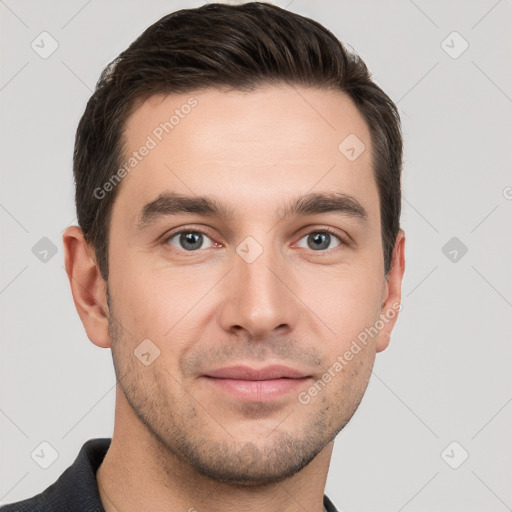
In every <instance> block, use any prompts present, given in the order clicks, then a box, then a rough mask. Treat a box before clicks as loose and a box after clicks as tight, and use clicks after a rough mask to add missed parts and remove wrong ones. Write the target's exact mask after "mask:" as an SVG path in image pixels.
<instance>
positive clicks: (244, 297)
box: [223, 235, 297, 336]
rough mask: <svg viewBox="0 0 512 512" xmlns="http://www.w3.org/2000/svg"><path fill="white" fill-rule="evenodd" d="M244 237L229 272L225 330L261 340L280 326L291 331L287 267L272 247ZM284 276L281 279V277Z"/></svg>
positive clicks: (267, 240)
mask: <svg viewBox="0 0 512 512" xmlns="http://www.w3.org/2000/svg"><path fill="white" fill-rule="evenodd" d="M263 238H265V243H260V242H258V241H257V240H256V239H255V238H253V237H247V238H246V239H244V240H243V241H242V242H241V243H240V244H239V245H238V247H237V249H236V252H237V254H235V255H234V268H233V271H232V272H231V279H232V288H231V290H232V292H233V294H232V296H231V297H228V304H226V305H225V311H224V312H223V313H224V318H223V322H224V328H227V329H232V328H233V327H234V326H238V328H240V327H241V328H244V329H246V330H247V331H249V332H250V334H251V335H252V336H264V335H265V334H266V333H270V332H272V331H273V330H274V329H276V328H277V327H280V326H284V325H286V326H287V327H289V328H291V327H293V325H294V323H295V320H296V315H295V313H294V311H295V309H296V307H297V305H296V303H295V302H294V301H293V296H292V294H291V292H290V290H288V289H287V287H286V286H285V285H284V284H283V282H286V281H287V276H286V274H287V273H288V272H286V271H285V270H283V269H285V268H286V266H285V265H284V264H283V263H284V262H282V261H281V257H280V253H279V251H277V250H276V249H275V247H274V244H273V243H272V241H271V239H272V237H271V235H267V236H266V235H262V236H261V237H260V240H262V239H263ZM281 274H283V275H281Z"/></svg>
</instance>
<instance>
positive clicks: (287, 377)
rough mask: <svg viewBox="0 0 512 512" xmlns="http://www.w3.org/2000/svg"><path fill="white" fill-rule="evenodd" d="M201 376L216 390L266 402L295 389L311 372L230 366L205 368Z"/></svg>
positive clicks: (274, 367) (271, 367) (243, 399)
mask: <svg viewBox="0 0 512 512" xmlns="http://www.w3.org/2000/svg"><path fill="white" fill-rule="evenodd" d="M204 378H205V379H206V381H207V382H209V383H210V384H211V385H212V386H213V387H214V388H215V389H216V390H217V391H221V392H223V393H227V394H229V395H230V396H231V397H233V398H236V399H238V400H241V401H248V402H268V401H271V400H275V399H277V398H279V397H283V396H285V395H286V394H289V393H291V392H292V391H295V392H297V389H298V388H299V387H301V386H303V385H304V383H305V382H306V381H307V380H309V379H310V378H311V376H309V375H307V374H305V373H303V372H300V371H299V370H295V369H293V368H289V367H287V366H281V365H274V366H266V367H264V368H250V367H248V366H231V367H228V368H219V369H217V370H212V371H209V372H208V373H207V374H206V375H204Z"/></svg>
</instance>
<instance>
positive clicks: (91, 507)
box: [0, 438, 111, 512]
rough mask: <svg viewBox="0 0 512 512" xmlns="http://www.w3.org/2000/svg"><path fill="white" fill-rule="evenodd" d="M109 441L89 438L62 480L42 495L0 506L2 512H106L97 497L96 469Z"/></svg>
mask: <svg viewBox="0 0 512 512" xmlns="http://www.w3.org/2000/svg"><path fill="white" fill-rule="evenodd" d="M110 441H111V440H110V439H108V438H103V439H90V440H89V441H87V442H86V443H85V444H84V445H83V446H82V448H81V450H80V453H79V454H78V456H77V458H76V459H75V461H74V462H73V464H72V465H71V466H70V467H68V468H67V469H66V470H65V471H64V472H63V473H62V475H60V477H59V479H58V480H57V481H56V482H54V483H53V484H51V485H50V486H49V487H47V488H46V489H45V490H44V491H43V492H41V493H39V494H36V495H35V496H32V497H31V498H27V499H25V500H23V501H18V502H16V503H10V504H7V505H3V506H2V507H0V511H1V512H59V511H63V512H64V511H65V512H74V511H76V512H79V511H80V512H104V509H103V507H102V505H101V501H100V498H99V494H98V487H97V483H96V470H97V469H98V467H99V466H100V464H101V462H102V461H103V458H104V457H105V454H106V453H107V450H108V447H109V446H110Z"/></svg>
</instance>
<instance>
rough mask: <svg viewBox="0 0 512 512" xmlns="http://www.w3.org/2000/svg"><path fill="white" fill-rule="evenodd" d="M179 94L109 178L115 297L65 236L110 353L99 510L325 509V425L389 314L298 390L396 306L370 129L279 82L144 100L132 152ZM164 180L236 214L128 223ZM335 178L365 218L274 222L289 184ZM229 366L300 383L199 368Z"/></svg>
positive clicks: (384, 333) (399, 270)
mask: <svg viewBox="0 0 512 512" xmlns="http://www.w3.org/2000/svg"><path fill="white" fill-rule="evenodd" d="M190 97H194V98H196V99H197V102H198V104H197V106H196V107H195V108H194V109H193V110H192V111H191V112H190V114H188V115H187V116H186V117H185V118H184V119H181V120H180V123H179V124H178V125H177V126H176V127H175V128H174V129H173V131H172V133H170V134H169V135H167V136H165V137H164V138H163V140H162V141H161V142H160V143H159V144H158V146H157V147H156V148H155V149H153V150H152V151H151V152H150V153H149V154H148V155H147V156H146V157H145V158H144V159H143V160H142V161H141V162H140V163H139V164H138V166H137V167H136V168H135V169H134V170H133V171H132V172H131V173H129V174H127V175H126V177H125V178H124V179H123V181H122V183H121V184H120V185H119V186H120V187H121V188H120V190H119V191H118V192H119V195H118V197H117V199H116V202H115V203H114V206H113V212H112V219H111V235H110V240H109V278H108V291H109V297H110V301H109V303H107V295H106V292H107V284H106V283H105V282H104V281H103V280H102V278H101V276H100V273H99V270H98V267H97V265H96V259H95V255H94V251H93V249H92V248H91V247H90V246H89V245H88V244H87V243H86V242H85V241H84V238H83V235H82V232H81V230H80V229H79V228H78V227H77V226H72V227H70V228H68V229H67V230H66V232H65V234H64V237H63V241H64V246H65V253H66V256H65V258H66V271H67V273H68V277H69V280H70V285H71V289H72V293H73V298H74V302H75V305H76V308H77V311H78V313H79V315H80V318H81V320H82V322H83V325H84V327H85V330H86V332H87V335H88V337H89V339H90V340H91V341H92V342H93V343H94V344H95V345H97V346H100V347H105V348H109V347H110V348H111V349H112V355H113V360H114V366H115V370H116V375H117V378H118V385H117V390H116V409H115V427H114V433H113V440H112V444H111V447H110V449H109V451H108V453H107V455H106V457H105V460H104V462H103V463H102V465H101V467H100V469H99V470H98V474H97V481H98V485H99V490H100V496H101V499H102V502H103V503H104V506H105V509H106V511H107V512H110V511H115V510H119V511H121V510H122V511H123V512H125V511H126V512H128V511H146V510H147V511H160V510H162V511H163V510H189V509H191V508H193V509H195V510H197V511H206V510H207V511H209V512H217V511H219V512H220V511H222V512H229V511H231V510H233V511H234V510H237V511H238V510H248V511H259V510H266V511H268V510H272V511H279V512H285V511H292V510H294V511H295V510H297V509H298V508H303V509H304V510H309V511H312V512H320V511H321V510H322V497H323V493H324V488H325V482H326V478H327V471H328V467H329V463H330V458H331V453H332V449H333V443H334V438H335V436H336V434H337V433H338V432H339V431H340V430H341V429H342V428H343V427H344V426H345V425H346V423H347V422H348V421H349V420H350V418H351V417H352V415H353V414H354V412H355V410H356V409H357V406H358V405H359V403H360V400H361V399H362V396H363V394H364V392H365V390H366V387H367V384H368V380H369V377H370V374H371V370H372V367H373V363H374V359H375V355H376V353H377V352H380V351H381V350H384V349H385V348H386V347H387V345H388V343H389V338H390V334H391V331H392V329H393V326H394V324H395V321H396V319H397V314H395V315H394V317H393V318H392V319H390V320H388V321H387V322H386V323H385V325H384V327H383V328H382V329H381V330H380V331H379V333H378V335H376V336H374V337H373V338H369V339H368V343H367V345H366V346H365V347H364V348H363V349H362V350H361V351H360V352H359V353H358V354H356V355H355V356H354V358H353V359H352V360H351V361H350V362H349V363H348V364H347V365H346V367H344V369H343V370H342V371H341V372H338V373H336V376H335V377H333V378H332V380H331V381H330V382H329V383H328V384H327V385H326V386H325V387H324V388H323V389H322V390H321V391H320V392H318V394H317V395H316V396H314V397H312V398H311V401H310V402H309V403H308V404H302V403H300V401H299V400H298V393H299V392H301V391H307V390H308V389H309V388H310V387H311V386H312V385H313V384H314V383H315V382H316V381H317V380H318V379H321V378H322V375H323V374H324V373H325V372H327V371H328V369H329V368H330V367H332V365H333V364H334V363H335V361H336V360H337V357H338V356H339V355H341V354H344V353H345V351H346V350H347V349H349V348H350V346H351V343H352V341H353V340H355V339H356V338H357V336H358V335H359V334H360V333H361V332H362V331H364V329H365V328H367V327H369V326H373V325H374V324H375V322H376V320H378V319H379V318H382V316H381V315H384V314H385V313H386V312H387V311H389V310H391V309H395V310H396V305H397V304H398V303H399V302H400V294H401V283H402V276H403V272H404V243H405V237H404V233H403V231H400V233H399V235H398V237H397V241H396V244H395V248H394V252H393V260H392V267H391V270H390V272H389V274H388V276H387V278H386V277H385V274H384V257H383V250H382V241H381V230H380V211H379V196H378V191H377V186H376V183H375V179H374V176H373V172H372V167H371V140H370V134H369V130H368V127H367V125H366V123H365V121H364V119H363V118H362V116H361V115H360V113H359V112H358V110H357V109H356V107H355V106H354V104H353V103H352V101H351V100H350V99H349V98H348V97H347V96H346V95H344V94H343V93H340V92H337V91H327V90H318V89H306V88H302V87H294V88H291V87H290V86H287V85H282V86H275V85H274V86H266V87H263V88H260V89H258V90H256V91H252V92H238V91H225V90H220V89H210V90H206V91H200V92H199V91H198V92H196V93H193V94H192V93H189V94H180V95H174V94H173V95H169V96H166V97H163V96H153V97H151V98H150V99H149V100H147V101H146V102H144V103H143V104H142V105H141V106H139V107H138V108H137V109H136V110H135V111H134V113H133V114H132V115H131V117H130V118H129V119H128V122H127V126H126V132H125V141H126V151H127V154H128V153H130V151H133V150H135V149H137V148H139V147H140V146H141V145H142V144H143V143H144V141H145V140H146V137H147V136H148V134H151V132H152V131H153V130H154V128H155V127H156V126H158V125H159V123H161V122H162V121H164V120H166V119H168V118H169V113H170V112H171V113H172V111H173V110H174V109H176V108H179V107H180V106H181V105H183V104H184V103H186V102H187V100H188V99H189V98H190ZM351 133H352V134H356V135H357V137H358V138H359V139H360V140H361V141H363V143H364V144H365V145H366V150H365V151H364V152H363V153H362V154H361V155H360V156H359V157H358V158H357V159H356V160H355V161H349V160H348V159H347V158H345V156H344V155H343V154H342V153H341V152H340V151H339V150H338V145H339V144H340V142H341V141H342V140H343V139H345V137H346V136H347V135H348V134H351ZM165 191H167V192H179V193H182V194H186V195H192V196H193V195H208V196H210V197H214V198H216V199H218V200H222V201H223V202H225V203H226V204H227V205H229V208H231V209H233V211H234V212H235V214H236V215H235V217H234V219H233V220H224V219H220V218H212V217H208V216H204V215H198V214H181V215H179V216H176V217H166V218H160V219H159V220H157V221H156V222H155V223H154V224H153V225H150V226H149V227H148V228H147V229H145V230H137V229H136V221H137V219H138V214H139V212H140V210H141V208H142V207H143V206H144V205H145V204H146V203H149V202H150V201H152V200H154V199H155V198H156V197H158V195H159V194H160V193H162V192H165ZM332 191H338V192H342V193H344V194H348V195H350V196H352V197H353V198H355V199H356V200H357V201H358V202H359V204H360V205H361V206H362V207H363V208H364V209H365V210H366V212H367V219H366V221H364V222H362V221H361V220H358V219H356V218H354V217H350V216H347V215H345V216H343V215H339V214H336V213H333V212H327V213H320V214H315V215H312V216H307V217H297V216H293V217H290V218H286V219H283V220H281V221H277V217H276V212H277V211H278V209H279V208H281V207H282V206H283V205H284V204H286V203H287V202H288V201H289V200H290V199H291V198H292V197H295V196H297V195H301V194H306V193H309V192H332ZM329 227H330V228H332V229H333V230H334V231H335V233H336V234H337V236H339V237H340V239H339V240H341V241H342V243H341V245H340V242H339V240H338V239H337V238H336V237H331V239H330V240H327V243H326V245H327V246H328V248H327V249H322V250H315V249H314V248H311V245H310V244H308V240H309V238H308V235H310V234H311V233H316V232H323V231H322V228H324V229H325V228H329ZM178 228H179V229H185V228H188V231H192V232H194V230H200V231H203V232H204V233H205V234H206V236H205V237H204V238H203V245H202V246H201V249H199V250H197V249H196V250H195V252H194V251H191V250H190V249H189V250H188V251H187V248H188V247H190V246H189V245H188V246H187V245H185V246H183V244H182V245H180V237H179V235H178V236H175V237H174V238H172V239H169V237H170V236H171V235H173V234H175V233H176V232H177V231H179V229H178ZM247 236H251V237H253V238H254V239H255V240H256V241H257V242H258V244H259V245H260V246H261V247H262V249H263V253H262V254H261V255H260V256H259V257H258V258H257V259H256V260H255V261H253V262H252V263H247V262H246V261H245V260H244V259H243V258H241V257H240V256H239V254H238V253H237V252H236V249H237V246H238V245H239V244H240V243H241V242H242V241H243V240H244V239H245V238H246V237H247ZM343 241H344V242H343ZM313 247H314V246H313ZM145 339H150V340H151V341H152V343H154V345H155V346H157V347H158V349H159V350H160V355H159V357H157V358H156V359H155V360H154V362H152V363H151V364H150V365H149V366H145V365H144V364H142V363H141V362H140V361H139V359H137V357H135V355H134V350H135V349H136V348H137V346H138V345H139V344H140V343H141V342H142V340H145ZM236 364H244V365H247V366H251V367H258V368H261V367H262V366H267V365H270V364H284V365H287V366H289V367H292V368H295V369H298V370H300V371H302V372H304V373H305V374H307V375H308V376H309V378H308V379H306V380H304V381H303V382H302V383H301V384H300V385H299V386H298V387H297V388H296V389H294V390H293V391H291V392H288V393H285V394H283V395H280V396H278V397H277V398H275V399H272V400H269V401H258V400H257V399H255V400H241V399H236V398H234V397H233V396H231V395H229V394H227V393H225V392H223V391H221V390H219V388H218V387H217V386H214V385H212V384H211V383H210V382H209V381H208V379H205V378H204V373H205V372H206V371H209V370H212V369H215V368H221V367H225V366H231V365H236Z"/></svg>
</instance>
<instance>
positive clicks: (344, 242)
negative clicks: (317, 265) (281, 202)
mask: <svg viewBox="0 0 512 512" xmlns="http://www.w3.org/2000/svg"><path fill="white" fill-rule="evenodd" d="M184 233H199V234H201V235H205V236H207V237H208V238H210V239H211V237H210V236H209V235H208V233H206V232H205V231H203V230H202V229H195V228H188V229H181V230H180V231H176V232H174V233H171V234H170V235H169V236H166V237H165V238H164V240H163V241H162V243H163V245H165V246H167V247H170V248H171V250H174V251H177V252H179V253H181V254H183V253H185V254H188V255H190V256H192V255H194V254H197V253H199V252H200V251H204V250H206V249H197V250H195V251H186V250H184V249H177V248H175V247H173V246H171V245H170V243H169V242H170V240H171V239H173V238H174V237H176V236H178V235H182V234H184ZM312 233H329V234H330V235H332V236H334V237H335V238H337V239H338V241H339V245H338V246H337V247H334V248H332V249H326V250H320V251H314V250H312V249H311V250H310V252H312V253H316V254H317V255H320V256H321V255H322V254H327V253H330V252H333V251H336V250H337V249H341V248H342V247H343V246H347V245H349V243H348V241H347V240H345V239H344V238H343V237H342V236H340V235H339V234H338V232H337V231H335V230H334V229H332V228H329V227H324V228H321V229H313V230H311V231H308V232H307V233H305V234H304V235H302V236H301V237H300V238H299V240H302V239H303V238H304V237H306V236H308V235H310V234H312ZM212 242H213V240H212ZM213 243H214V244H215V243H217V242H213ZM218 246H220V247H222V244H218ZM209 249H210V247H209Z"/></svg>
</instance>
